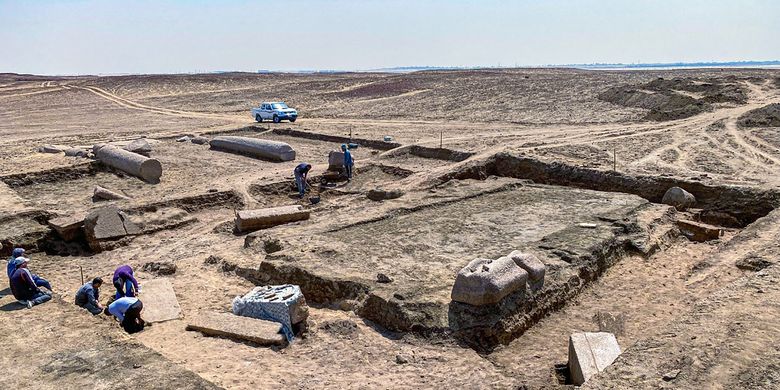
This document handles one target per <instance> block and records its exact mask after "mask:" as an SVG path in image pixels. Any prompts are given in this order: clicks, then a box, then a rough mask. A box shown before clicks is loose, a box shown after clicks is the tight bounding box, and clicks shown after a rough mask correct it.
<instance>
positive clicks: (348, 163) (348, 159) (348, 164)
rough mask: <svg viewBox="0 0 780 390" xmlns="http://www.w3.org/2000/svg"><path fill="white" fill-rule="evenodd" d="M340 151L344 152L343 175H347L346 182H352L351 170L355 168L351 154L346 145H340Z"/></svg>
mask: <svg viewBox="0 0 780 390" xmlns="http://www.w3.org/2000/svg"><path fill="white" fill-rule="evenodd" d="M341 151H342V152H344V171H345V172H344V173H346V175H347V181H351V180H352V168H353V167H354V166H355V161H354V160H352V152H350V151H349V148H348V147H347V145H346V144H341Z"/></svg>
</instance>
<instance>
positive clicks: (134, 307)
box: [103, 297, 146, 333]
mask: <svg viewBox="0 0 780 390" xmlns="http://www.w3.org/2000/svg"><path fill="white" fill-rule="evenodd" d="M143 309H144V304H143V303H141V301H140V300H138V298H135V297H122V298H119V299H117V300H115V301H114V302H111V304H110V305H108V307H107V308H105V309H104V310H103V313H104V314H105V315H113V316H114V317H116V319H117V320H119V323H120V325H122V328H123V329H124V330H125V332H127V333H137V332H140V331H142V330H144V327H145V326H146V321H144V320H143V319H142V318H141V310H143Z"/></svg>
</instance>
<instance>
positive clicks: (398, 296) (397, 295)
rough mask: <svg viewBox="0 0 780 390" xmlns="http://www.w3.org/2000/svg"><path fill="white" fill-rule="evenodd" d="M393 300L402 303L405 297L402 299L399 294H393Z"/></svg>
mask: <svg viewBox="0 0 780 390" xmlns="http://www.w3.org/2000/svg"><path fill="white" fill-rule="evenodd" d="M393 298H395V299H397V300H399V301H403V300H404V299H406V297H404V296H403V295H401V294H400V293H394V294H393Z"/></svg>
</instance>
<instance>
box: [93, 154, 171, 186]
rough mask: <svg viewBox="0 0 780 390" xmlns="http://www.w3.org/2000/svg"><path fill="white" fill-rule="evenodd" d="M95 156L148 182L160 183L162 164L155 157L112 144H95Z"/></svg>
mask: <svg viewBox="0 0 780 390" xmlns="http://www.w3.org/2000/svg"><path fill="white" fill-rule="evenodd" d="M93 151H94V153H95V157H97V159H98V160H100V162H102V163H103V164H106V165H108V166H110V167H113V168H116V169H119V170H120V171H122V172H126V173H129V174H131V175H133V176H136V177H139V178H141V179H143V180H144V181H145V182H148V183H159V182H160V176H162V165H161V164H160V162H159V161H157V160H156V159H153V158H148V157H144V156H142V155H140V154H137V153H133V152H128V151H126V150H123V149H120V148H117V147H116V146H111V145H95V147H94V148H93Z"/></svg>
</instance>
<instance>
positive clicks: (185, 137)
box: [176, 135, 190, 142]
mask: <svg viewBox="0 0 780 390" xmlns="http://www.w3.org/2000/svg"><path fill="white" fill-rule="evenodd" d="M189 140H190V137H188V136H186V135H185V136H184V137H181V138H176V142H187V141H189Z"/></svg>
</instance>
